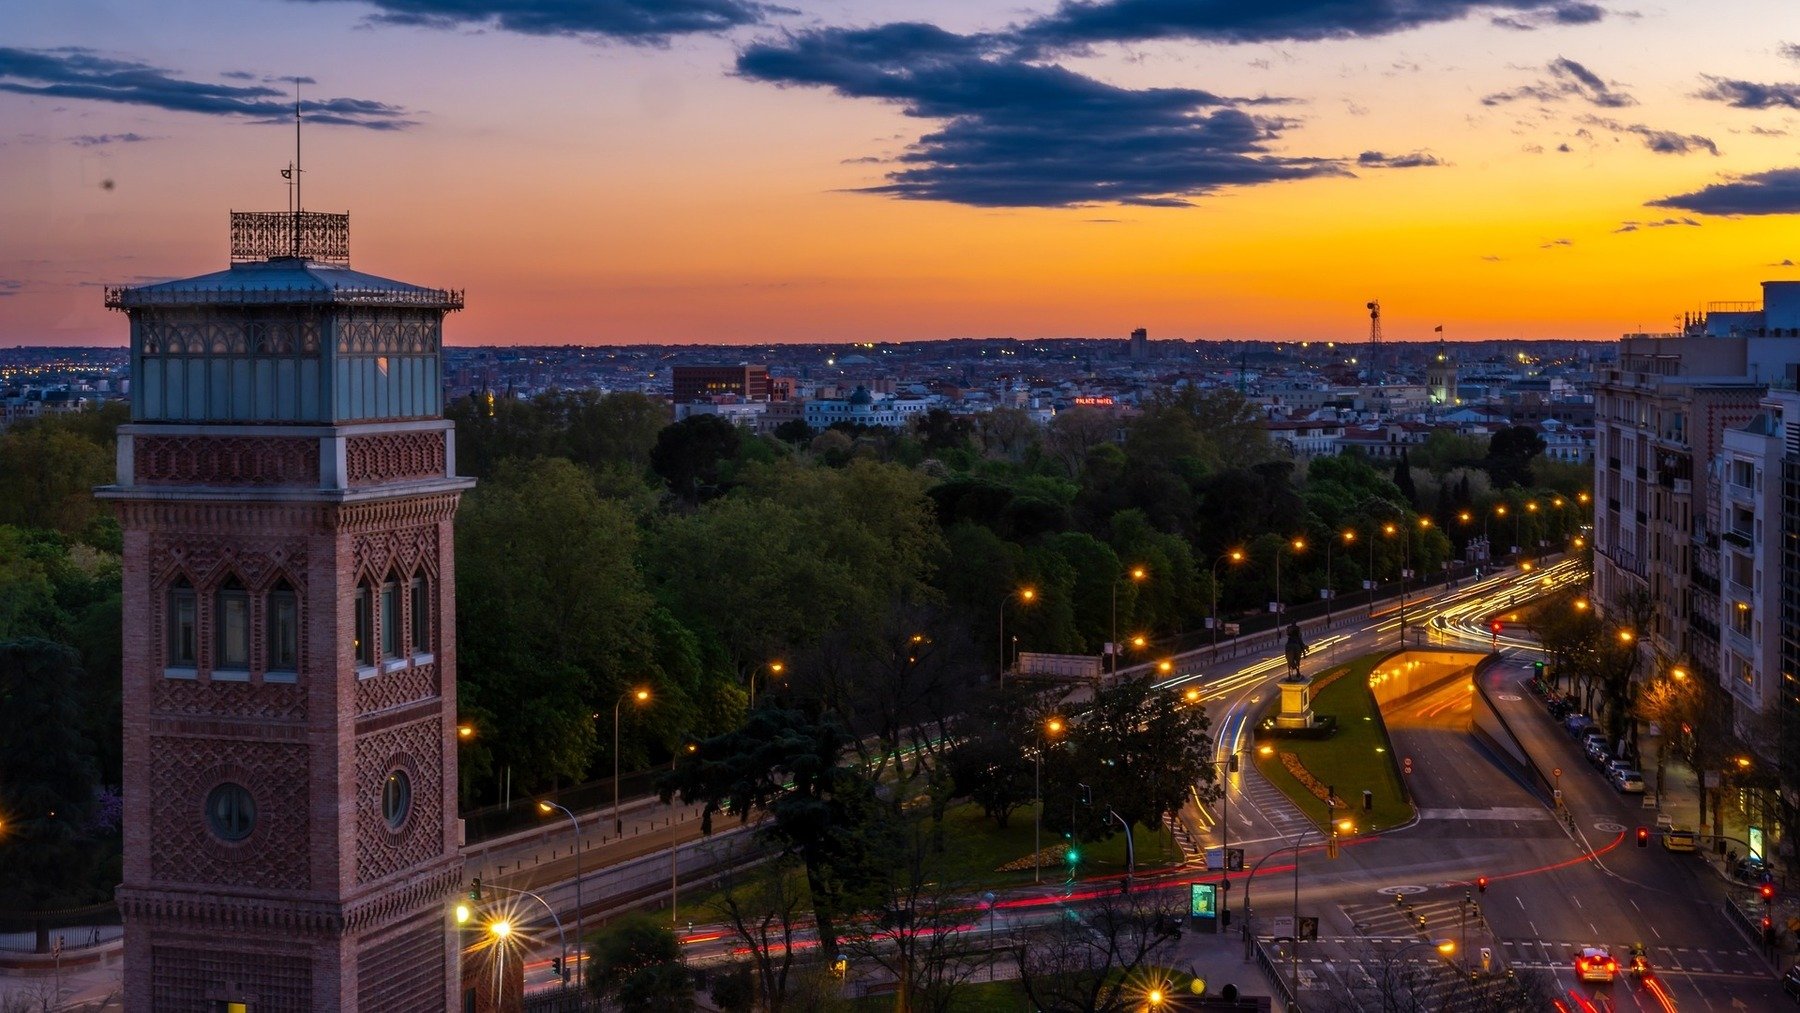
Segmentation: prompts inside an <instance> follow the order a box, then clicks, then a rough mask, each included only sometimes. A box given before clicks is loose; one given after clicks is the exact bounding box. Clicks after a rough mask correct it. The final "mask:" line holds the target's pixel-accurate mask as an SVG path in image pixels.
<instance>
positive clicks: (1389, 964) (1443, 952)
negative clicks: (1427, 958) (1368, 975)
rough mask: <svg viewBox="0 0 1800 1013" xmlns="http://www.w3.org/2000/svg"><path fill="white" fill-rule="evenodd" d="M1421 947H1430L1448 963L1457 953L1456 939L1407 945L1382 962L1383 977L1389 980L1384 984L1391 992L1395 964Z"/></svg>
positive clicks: (1421, 941) (1425, 940)
mask: <svg viewBox="0 0 1800 1013" xmlns="http://www.w3.org/2000/svg"><path fill="white" fill-rule="evenodd" d="M1421 946H1429V947H1431V948H1432V949H1434V950H1436V951H1438V955H1439V956H1441V957H1443V958H1444V960H1446V961H1448V960H1449V959H1450V957H1451V956H1452V955H1453V954H1455V953H1456V940H1454V939H1421V940H1419V941H1418V942H1414V943H1407V944H1406V945H1405V946H1402V947H1400V948H1399V949H1397V950H1395V951H1394V952H1393V953H1391V954H1389V955H1388V958H1387V959H1386V960H1384V961H1382V962H1381V976H1382V977H1383V978H1385V979H1387V980H1386V981H1385V982H1384V984H1385V985H1387V986H1388V991H1390V992H1391V991H1392V990H1393V985H1394V964H1395V963H1396V962H1397V961H1399V959H1400V957H1401V956H1402V955H1404V954H1405V953H1406V951H1407V950H1416V949H1418V948H1419V947H1421Z"/></svg>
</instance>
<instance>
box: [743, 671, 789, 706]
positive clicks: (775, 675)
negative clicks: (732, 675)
mask: <svg viewBox="0 0 1800 1013" xmlns="http://www.w3.org/2000/svg"><path fill="white" fill-rule="evenodd" d="M765 668H766V669H768V670H769V675H770V677H771V678H776V679H779V678H781V673H782V672H784V671H786V670H787V666H785V665H783V664H782V663H781V662H779V661H769V662H764V663H763V664H761V665H758V666H756V667H755V668H752V669H751V670H750V709H751V710H755V709H756V673H757V672H759V671H761V670H763V669H765Z"/></svg>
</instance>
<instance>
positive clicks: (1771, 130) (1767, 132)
mask: <svg viewBox="0 0 1800 1013" xmlns="http://www.w3.org/2000/svg"><path fill="white" fill-rule="evenodd" d="M1749 132H1750V133H1752V134H1756V135H1758V136H1761V137H1786V136H1787V135H1788V132H1787V131H1785V130H1779V129H1777V128H1775V127H1763V126H1752V127H1751V128H1750V130H1749Z"/></svg>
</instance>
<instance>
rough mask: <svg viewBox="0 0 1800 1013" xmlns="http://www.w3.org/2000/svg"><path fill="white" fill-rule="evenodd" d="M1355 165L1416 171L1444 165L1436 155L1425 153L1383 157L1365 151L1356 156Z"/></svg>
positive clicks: (1418, 152)
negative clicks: (1426, 167)
mask: <svg viewBox="0 0 1800 1013" xmlns="http://www.w3.org/2000/svg"><path fill="white" fill-rule="evenodd" d="M1356 164H1357V165H1361V166H1365V167H1367V168H1370V169H1418V168H1422V167H1424V166H1430V165H1443V164H1444V163H1443V161H1442V160H1441V159H1439V158H1438V157H1437V156H1436V155H1433V154H1431V153H1430V152H1427V151H1414V152H1409V153H1407V154H1404V155H1384V154H1382V153H1381V152H1379V151H1365V152H1363V153H1362V154H1360V155H1358V156H1356Z"/></svg>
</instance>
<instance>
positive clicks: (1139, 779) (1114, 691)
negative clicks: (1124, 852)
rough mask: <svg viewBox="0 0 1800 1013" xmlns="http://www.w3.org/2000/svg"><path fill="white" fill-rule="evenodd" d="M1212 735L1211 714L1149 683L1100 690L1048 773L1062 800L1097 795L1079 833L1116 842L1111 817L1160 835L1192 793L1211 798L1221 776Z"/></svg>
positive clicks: (1131, 682)
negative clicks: (1083, 790) (1085, 790)
mask: <svg viewBox="0 0 1800 1013" xmlns="http://www.w3.org/2000/svg"><path fill="white" fill-rule="evenodd" d="M1209 728H1210V723H1209V718H1208V717H1207V714H1206V708H1204V707H1189V706H1183V705H1182V702H1181V700H1180V699H1179V698H1178V697H1177V696H1176V695H1175V694H1173V693H1170V692H1169V691H1167V690H1164V689H1159V688H1157V687H1156V686H1155V685H1153V684H1152V683H1151V681H1150V680H1149V679H1128V680H1125V681H1123V682H1120V683H1119V684H1118V685H1115V686H1112V687H1110V688H1107V689H1103V690H1101V691H1100V692H1099V693H1098V694H1097V695H1096V696H1095V698H1094V703H1093V706H1092V707H1091V708H1090V709H1089V710H1088V712H1087V714H1086V716H1085V717H1083V718H1082V719H1081V720H1080V721H1077V722H1075V724H1074V726H1073V727H1072V728H1071V729H1070V731H1069V742H1068V746H1067V747H1066V748H1064V749H1061V750H1058V751H1057V752H1056V753H1054V754H1052V762H1051V763H1049V764H1047V769H1046V773H1047V774H1049V775H1051V776H1052V777H1053V781H1054V784H1055V785H1056V791H1057V793H1059V794H1061V795H1062V796H1063V797H1066V798H1067V797H1074V795H1075V793H1076V792H1077V791H1078V790H1079V789H1078V788H1077V785H1078V784H1085V785H1088V787H1089V789H1090V791H1091V793H1092V797H1093V800H1094V805H1093V807H1092V809H1091V810H1089V811H1087V812H1086V813H1085V815H1083V816H1081V817H1078V819H1077V822H1076V826H1075V827H1074V830H1075V832H1076V834H1077V835H1078V836H1079V837H1080V838H1082V839H1084V840H1096V839H1103V838H1106V837H1110V836H1112V835H1113V834H1114V833H1115V832H1117V830H1118V829H1120V828H1118V827H1116V826H1115V825H1114V824H1113V823H1112V822H1111V821H1110V820H1108V819H1107V818H1106V816H1107V812H1108V811H1109V810H1110V811H1112V812H1116V813H1117V814H1118V815H1119V816H1120V817H1121V818H1122V819H1124V820H1125V821H1126V822H1127V823H1135V824H1137V825H1139V826H1143V827H1151V828H1160V827H1161V826H1162V823H1163V819H1164V817H1165V816H1167V815H1171V814H1173V813H1175V812H1177V811H1179V810H1180V809H1181V807H1182V806H1183V805H1185V804H1186V803H1187V801H1188V798H1189V792H1190V791H1192V790H1194V789H1193V786H1195V785H1199V786H1200V791H1201V793H1202V795H1203V796H1205V795H1210V794H1211V792H1212V791H1213V788H1212V785H1213V782H1214V780H1215V779H1216V777H1217V771H1216V769H1215V768H1214V767H1213V766H1212V763H1211V762H1210V761H1211V757H1212V736H1211V735H1210V734H1208V732H1209ZM1058 811H1060V810H1058Z"/></svg>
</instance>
